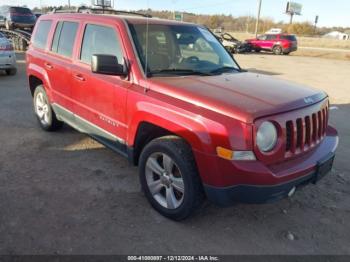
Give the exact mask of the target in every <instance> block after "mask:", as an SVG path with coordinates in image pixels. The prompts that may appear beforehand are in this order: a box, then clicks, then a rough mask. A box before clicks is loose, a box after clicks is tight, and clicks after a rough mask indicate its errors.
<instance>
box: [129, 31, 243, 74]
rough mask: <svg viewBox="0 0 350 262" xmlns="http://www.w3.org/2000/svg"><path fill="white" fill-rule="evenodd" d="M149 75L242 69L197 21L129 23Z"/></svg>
mask: <svg viewBox="0 0 350 262" xmlns="http://www.w3.org/2000/svg"><path fill="white" fill-rule="evenodd" d="M129 28H130V31H131V34H132V37H133V41H134V44H135V46H136V49H137V53H138V56H139V59H140V61H141V64H142V66H143V69H144V70H145V72H146V74H147V75H148V76H156V75H157V76H158V75H159V76H162V75H169V74H171V75H187V74H203V75H212V74H219V73H226V72H237V71H239V70H240V68H239V66H238V65H237V63H236V62H235V61H234V59H233V58H232V57H231V56H230V54H229V53H228V52H227V51H226V50H225V48H224V47H223V46H222V45H221V44H220V42H219V41H218V40H217V38H216V37H215V36H214V35H213V34H211V33H210V32H209V31H208V30H207V29H205V28H203V27H200V26H195V25H158V24H149V25H148V26H147V25H146V24H129Z"/></svg>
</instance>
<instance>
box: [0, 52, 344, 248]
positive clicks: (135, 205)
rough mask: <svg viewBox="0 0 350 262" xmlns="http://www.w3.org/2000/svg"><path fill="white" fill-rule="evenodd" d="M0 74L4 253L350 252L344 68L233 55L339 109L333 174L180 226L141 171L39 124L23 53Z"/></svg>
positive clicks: (210, 211)
mask: <svg viewBox="0 0 350 262" xmlns="http://www.w3.org/2000/svg"><path fill="white" fill-rule="evenodd" d="M18 59H19V61H18V62H19V63H18V66H19V72H18V74H17V75H16V76H11V77H10V76H5V75H4V74H0V145H1V150H0V210H1V211H0V254H169V253H172V254H189V253H192V254H193V253H195V254H196V253H206V254H208V253H209V254H350V249H349V243H350V227H349V221H350V198H349V185H350V179H349V171H350V164H349V155H350V138H349V135H350V123H349V115H350V106H349V102H350V88H349V83H350V75H349V72H350V63H349V62H343V61H333V60H323V59H315V58H303V57H287V56H279V57H277V56H271V55H246V56H243V55H241V56H237V59H238V61H239V62H240V64H241V65H242V67H244V68H249V69H250V70H252V71H254V70H255V71H259V72H262V73H266V74H271V75H276V77H282V78H285V79H291V80H294V81H296V82H299V83H302V84H307V85H313V86H315V87H317V88H320V89H323V90H325V91H327V92H329V94H330V95H331V99H332V103H333V104H334V106H337V107H338V108H339V110H335V111H332V113H331V123H332V124H333V125H335V126H336V127H337V128H338V130H339V133H340V136H341V140H340V146H339V150H338V154H337V158H336V161H335V167H334V170H333V171H332V174H331V175H329V176H327V177H326V178H325V179H324V180H322V181H321V182H320V183H319V184H318V185H317V186H313V185H310V186H308V187H305V188H303V189H302V190H300V191H298V192H297V193H296V195H295V196H294V197H292V198H291V199H286V200H282V201H280V202H278V203H274V204H267V205H242V204H239V205H236V206H233V207H230V208H225V209H223V208H218V207H215V206H213V205H211V204H209V203H206V204H205V205H204V207H203V209H201V211H200V212H198V214H196V215H195V216H194V217H192V218H190V219H188V220H186V221H184V222H181V223H176V222H173V221H170V220H168V219H166V218H164V217H162V216H161V215H159V214H158V213H157V212H156V211H154V210H153V209H152V208H151V207H150V205H149V204H148V202H147V201H146V199H145V198H144V196H143V195H142V193H141V192H140V186H139V182H138V175H137V169H136V168H134V167H130V166H129V165H128V162H127V160H125V159H124V158H122V157H120V156H119V155H117V154H115V153H113V152H112V151H110V150H108V149H105V148H104V147H103V146H101V145H100V144H98V143H96V142H94V141H93V140H91V139H90V138H88V137H87V136H85V135H82V134H79V133H78V132H76V131H74V130H73V129H71V128H69V127H67V126H65V127H64V129H63V130H62V131H60V132H57V133H45V132H43V131H42V130H41V129H40V128H39V127H38V124H37V122H36V119H35V117H34V114H33V110H32V101H31V97H30V93H29V89H28V86H27V81H26V76H25V64H24V61H23V59H24V58H23V54H19V55H18Z"/></svg>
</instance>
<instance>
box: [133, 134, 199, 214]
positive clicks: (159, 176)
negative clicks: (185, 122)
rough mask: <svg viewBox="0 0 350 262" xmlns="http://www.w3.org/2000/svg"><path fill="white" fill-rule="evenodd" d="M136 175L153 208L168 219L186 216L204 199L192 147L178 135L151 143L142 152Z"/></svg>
mask: <svg viewBox="0 0 350 262" xmlns="http://www.w3.org/2000/svg"><path fill="white" fill-rule="evenodd" d="M139 174H140V182H141V186H142V189H143V191H144V193H145V195H146V197H147V199H148V201H149V202H150V204H151V205H152V207H153V208H154V209H156V210H157V211H158V212H159V213H161V214H162V215H163V216H166V217H168V218H170V219H173V220H182V219H185V218H186V217H188V216H190V215H191V214H192V213H193V212H194V211H195V210H196V209H197V208H198V207H199V206H200V205H201V203H202V201H203V199H204V193H203V189H202V184H201V181H200V178H199V175H198V172H197V167H196V164H195V160H194V157H193V154H192V151H191V148H190V147H189V145H188V144H187V143H186V142H185V141H184V140H182V139H181V138H179V137H175V136H167V137H162V138H157V139H155V140H153V141H152V142H150V143H149V144H148V145H147V146H146V147H145V148H144V150H143V151H142V153H141V156H140V166H139Z"/></svg>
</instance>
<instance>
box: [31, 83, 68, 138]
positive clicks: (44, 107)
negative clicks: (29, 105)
mask: <svg viewBox="0 0 350 262" xmlns="http://www.w3.org/2000/svg"><path fill="white" fill-rule="evenodd" d="M33 101H34V111H35V114H36V117H37V119H38V122H39V124H40V127H41V128H42V129H44V130H45V131H55V130H58V129H60V128H61V127H62V125H63V122H61V121H59V120H58V119H57V117H56V114H55V112H54V111H53V110H52V107H51V105H50V103H49V99H48V97H47V95H46V92H45V89H44V87H43V86H42V85H40V86H38V87H37V88H36V89H35V92H34V98H33Z"/></svg>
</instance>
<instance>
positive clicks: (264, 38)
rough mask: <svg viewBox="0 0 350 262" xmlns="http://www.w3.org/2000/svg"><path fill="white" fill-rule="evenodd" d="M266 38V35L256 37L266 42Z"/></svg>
mask: <svg viewBox="0 0 350 262" xmlns="http://www.w3.org/2000/svg"><path fill="white" fill-rule="evenodd" d="M266 38H267V36H266V35H261V36H259V37H258V39H259V40H266Z"/></svg>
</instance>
